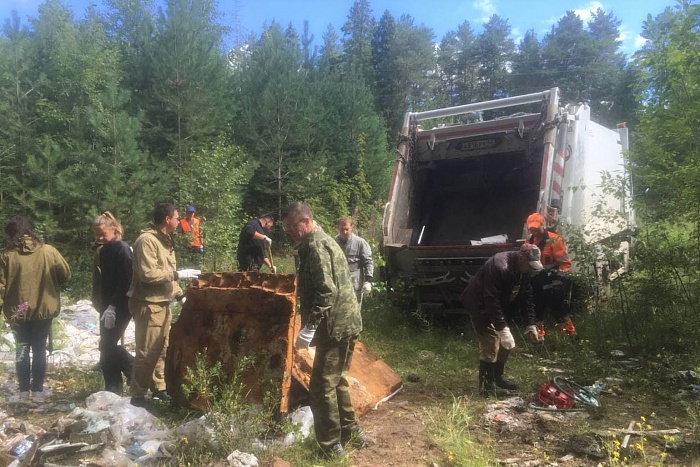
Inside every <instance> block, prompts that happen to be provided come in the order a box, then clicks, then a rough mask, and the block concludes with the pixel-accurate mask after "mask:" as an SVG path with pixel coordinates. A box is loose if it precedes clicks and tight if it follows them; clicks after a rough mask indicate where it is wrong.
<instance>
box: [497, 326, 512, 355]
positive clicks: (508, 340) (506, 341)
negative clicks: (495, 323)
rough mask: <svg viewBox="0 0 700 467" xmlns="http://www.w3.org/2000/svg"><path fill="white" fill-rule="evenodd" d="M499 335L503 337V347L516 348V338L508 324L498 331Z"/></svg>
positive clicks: (507, 348)
mask: <svg viewBox="0 0 700 467" xmlns="http://www.w3.org/2000/svg"><path fill="white" fill-rule="evenodd" d="M496 334H498V337H499V338H500V339H501V347H503V348H504V349H506V350H510V349H513V348H515V339H513V334H511V332H510V328H508V326H506V327H504V328H503V329H501V330H500V331H496Z"/></svg>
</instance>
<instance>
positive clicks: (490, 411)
mask: <svg viewBox="0 0 700 467" xmlns="http://www.w3.org/2000/svg"><path fill="white" fill-rule="evenodd" d="M524 410H525V400H524V399H523V398H522V397H511V398H509V399H504V400H502V401H498V402H495V403H493V404H489V405H487V406H486V413H484V421H485V422H486V424H487V425H495V426H497V427H498V428H499V429H500V430H501V431H514V430H516V429H518V428H520V427H521V426H522V422H521V421H520V420H519V419H518V418H517V417H516V416H514V414H513V412H523V411H524Z"/></svg>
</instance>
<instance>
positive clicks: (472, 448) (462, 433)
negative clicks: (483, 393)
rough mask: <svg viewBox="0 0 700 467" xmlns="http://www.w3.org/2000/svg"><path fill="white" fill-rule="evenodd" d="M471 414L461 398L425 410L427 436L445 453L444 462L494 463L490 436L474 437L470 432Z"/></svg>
mask: <svg viewBox="0 0 700 467" xmlns="http://www.w3.org/2000/svg"><path fill="white" fill-rule="evenodd" d="M473 419H474V416H473V415H472V414H471V410H470V408H469V406H468V405H467V404H466V403H465V401H464V400H463V399H460V398H456V397H455V398H453V400H452V403H451V404H448V405H447V406H437V407H435V408H434V409H432V410H430V411H429V412H428V430H429V432H430V439H431V441H432V442H434V443H435V444H436V445H438V446H439V447H440V448H441V449H442V450H443V451H444V452H445V453H446V459H445V461H446V464H447V465H464V466H467V465H468V466H472V467H479V466H490V465H495V458H494V452H493V447H492V440H491V439H489V440H488V441H487V442H484V441H482V440H481V439H478V438H477V437H476V436H475V435H474V434H473V432H472V426H473V424H474V421H473Z"/></svg>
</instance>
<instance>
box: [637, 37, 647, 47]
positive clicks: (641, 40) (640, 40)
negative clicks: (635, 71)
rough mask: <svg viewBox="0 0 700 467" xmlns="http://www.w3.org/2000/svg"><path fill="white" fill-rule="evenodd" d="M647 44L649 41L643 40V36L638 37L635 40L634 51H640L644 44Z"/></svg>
mask: <svg viewBox="0 0 700 467" xmlns="http://www.w3.org/2000/svg"><path fill="white" fill-rule="evenodd" d="M646 43H647V39H645V38H643V37H642V36H637V37H635V39H634V49H635V50H639V49H641V48H642V47H644V44H646Z"/></svg>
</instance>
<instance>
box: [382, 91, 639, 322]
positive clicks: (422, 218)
mask: <svg viewBox="0 0 700 467" xmlns="http://www.w3.org/2000/svg"><path fill="white" fill-rule="evenodd" d="M559 99H560V93H559V89H558V88H553V89H550V90H546V91H542V92H537V93H533V94H527V95H522V96H514V97H507V98H503V99H496V100H491V101H485V102H478V103H473V104H467V105H462V106H457V107H450V108H443V109H435V110H429V111H424V112H408V113H407V114H406V116H405V118H404V123H403V131H402V135H401V139H400V140H399V143H398V147H397V158H396V165H395V168H394V174H393V178H392V181H391V187H390V193H389V199H388V202H387V204H386V206H385V210H384V217H383V225H382V228H383V238H382V254H383V257H384V259H385V262H386V266H385V275H386V279H387V284H388V287H389V289H390V290H391V291H392V293H393V294H394V297H396V296H397V294H399V295H406V294H407V295H410V298H411V299H412V300H414V301H415V304H416V305H417V307H418V309H419V310H422V311H427V312H461V311H462V306H461V304H460V303H459V295H460V293H461V291H462V290H463V289H464V287H465V286H466V284H467V282H468V281H469V278H470V277H471V276H472V275H473V274H474V272H476V269H478V267H479V266H480V265H481V264H483V263H484V262H485V261H486V260H487V259H488V258H489V257H490V256H492V255H493V254H495V253H498V252H499V251H504V250H514V249H517V248H518V247H519V245H520V243H522V242H523V241H524V239H525V238H526V237H527V228H526V225H525V220H526V219H527V217H528V215H530V214H532V213H534V212H539V213H540V214H542V215H543V216H544V217H545V219H546V220H547V227H548V228H551V229H554V230H556V231H557V232H558V233H560V234H561V235H563V236H564V238H565V239H566V238H567V230H569V231H570V232H571V231H572V229H573V228H579V229H581V230H580V231H581V232H584V238H585V240H586V241H587V242H591V243H602V242H606V241H608V242H609V241H611V240H615V241H624V240H626V237H627V236H628V235H629V234H630V232H631V231H632V229H633V227H634V224H635V221H634V212H633V210H632V209H631V203H630V197H631V193H630V191H631V189H630V186H631V185H630V184H629V183H628V177H627V173H626V171H625V154H626V151H627V149H628V133H627V128H626V126H625V125H624V124H619V125H618V126H617V128H615V129H610V128H606V127H604V126H602V125H599V124H597V123H595V122H594V121H592V120H591V118H590V107H589V106H588V105H587V104H583V103H578V104H570V105H561V104H560V102H559ZM612 180H616V181H617V183H620V184H621V186H620V187H619V189H612V188H611V187H610V186H606V184H607V185H610V184H611V183H612V182H611V181H612ZM574 260H575V258H574Z"/></svg>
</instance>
